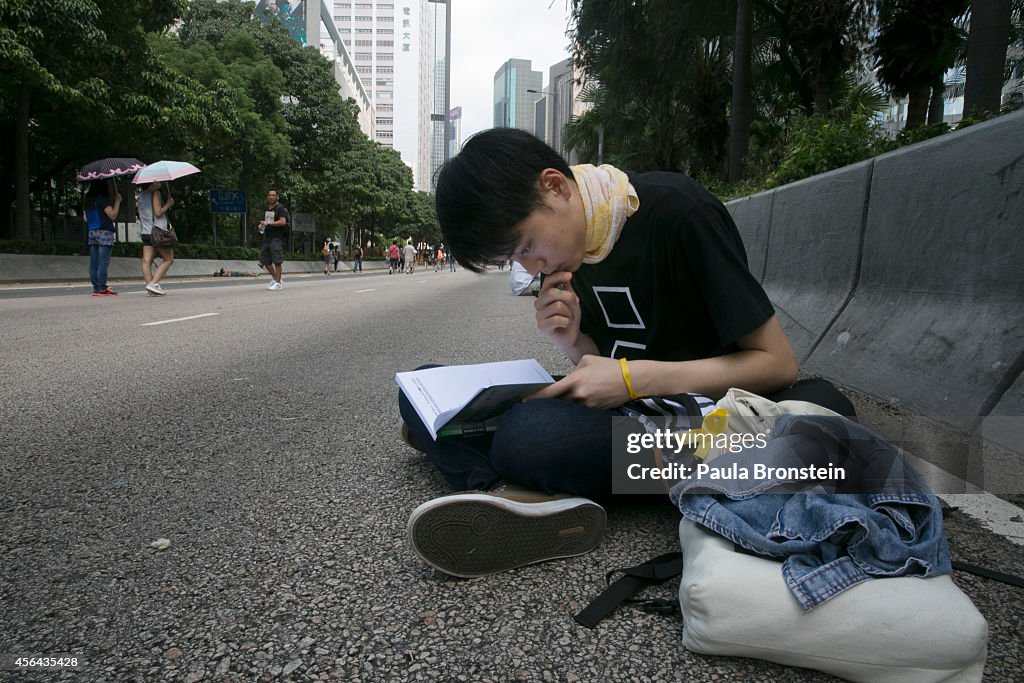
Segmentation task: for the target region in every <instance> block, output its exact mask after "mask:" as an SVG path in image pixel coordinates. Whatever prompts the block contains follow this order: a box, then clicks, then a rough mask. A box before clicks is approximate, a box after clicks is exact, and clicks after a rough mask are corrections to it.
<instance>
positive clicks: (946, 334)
mask: <svg viewBox="0 0 1024 683" xmlns="http://www.w3.org/2000/svg"><path fill="white" fill-rule="evenodd" d="M815 213H817V209H815ZM1022 226H1024V112H1021V113H1018V114H1013V115H1008V116H1005V117H1002V118H1000V119H996V120H993V121H990V122H987V123H984V124H980V125H977V126H974V127H972V128H970V129H967V130H964V131H961V132H957V133H952V134H949V135H947V136H943V137H941V138H938V139H935V140H931V141H928V142H925V143H921V144H918V145H914V146H912V147H908V148H904V149H902V150H898V151H896V152H893V153H890V154H887V155H884V156H881V157H878V158H877V159H875V161H874V170H873V173H872V178H871V187H870V196H869V198H868V209H867V221H866V226H865V233H864V245H863V253H862V258H861V263H860V278H859V282H858V283H857V286H856V289H855V292H854V295H853V297H852V299H851V300H850V302H849V305H848V306H846V308H845V309H844V310H843V311H842V313H841V314H840V315H839V317H838V318H837V319H836V321H835V322H834V324H832V325H831V327H830V328H829V329H828V331H827V332H826V335H825V338H824V339H823V340H822V342H821V343H820V344H819V345H818V346H817V348H815V349H814V351H813V353H812V354H811V356H810V357H809V359H808V360H807V363H806V365H807V367H808V369H810V370H812V371H814V372H817V373H820V374H822V375H825V376H827V377H830V378H832V379H834V380H836V381H838V382H840V383H842V384H845V385H847V386H851V387H854V388H856V389H860V390H862V391H865V392H866V393H868V394H871V395H874V396H877V397H879V398H882V399H885V400H889V401H892V402H895V403H897V404H900V405H902V406H904V407H906V408H908V409H909V410H911V411H913V412H915V413H918V414H921V415H929V416H934V417H937V418H939V419H942V420H944V421H947V422H951V423H953V424H958V425H961V426H970V427H972V428H973V427H976V426H977V423H978V422H979V421H980V420H979V416H985V415H988V414H989V413H990V412H991V411H992V409H993V408H994V407H995V406H996V405H997V404H999V403H1000V401H1001V399H1002V398H1003V394H1004V392H1005V391H1006V389H1007V388H1008V387H1010V386H1011V385H1012V384H1013V383H1014V382H1015V381H1017V378H1018V377H1019V375H1020V372H1021V367H1020V366H1021V362H1020V357H1021V353H1022V349H1024V231H1022ZM774 228H775V224H774V223H773V230H774ZM805 229H809V226H808V227H805ZM773 239H774V233H773ZM836 265H837V267H840V266H843V265H845V264H838V263H837V264H836ZM818 285H819V283H818V282H815V281H809V282H807V286H808V287H809V288H817V287H818ZM1006 409H1007V410H1011V411H1018V413H1017V414H1019V410H1020V406H1019V401H1018V405H1017V406H1016V407H1013V406H1007V407H1006ZM1018 436H1019V437H1020V438H1019V439H1017V441H1018V443H1019V442H1021V441H1024V433H1020V434H1018ZM1018 448H1019V446H1018Z"/></svg>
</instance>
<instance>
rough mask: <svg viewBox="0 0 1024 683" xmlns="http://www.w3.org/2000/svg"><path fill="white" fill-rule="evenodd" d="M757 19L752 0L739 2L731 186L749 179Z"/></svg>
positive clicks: (732, 120) (734, 73)
mask: <svg viewBox="0 0 1024 683" xmlns="http://www.w3.org/2000/svg"><path fill="white" fill-rule="evenodd" d="M752 34H753V17H752V12H751V7H750V0H739V2H738V3H737V7H736V48H735V51H734V52H733V67H732V117H731V118H730V119H729V182H730V183H735V182H739V181H740V180H743V177H744V175H746V161H747V152H748V151H749V149H750V124H751V122H752V121H753V118H754V105H753V101H752V97H751V94H750V69H751V66H750V55H751V49H752V42H753V35H752Z"/></svg>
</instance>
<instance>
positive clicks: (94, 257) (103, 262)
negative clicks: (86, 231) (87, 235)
mask: <svg viewBox="0 0 1024 683" xmlns="http://www.w3.org/2000/svg"><path fill="white" fill-rule="evenodd" d="M112 250H113V247H104V246H102V245H99V244H93V245H90V246H89V280H90V281H91V282H92V291H94V292H102V291H103V290H104V289H106V288H107V268H109V266H110V252H111V251H112Z"/></svg>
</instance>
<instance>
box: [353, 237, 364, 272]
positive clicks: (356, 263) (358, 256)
mask: <svg viewBox="0 0 1024 683" xmlns="http://www.w3.org/2000/svg"><path fill="white" fill-rule="evenodd" d="M352 272H353V273H361V272H363V248H362V247H361V246H359V245H358V244H357V245H356V250H355V251H354V252H352Z"/></svg>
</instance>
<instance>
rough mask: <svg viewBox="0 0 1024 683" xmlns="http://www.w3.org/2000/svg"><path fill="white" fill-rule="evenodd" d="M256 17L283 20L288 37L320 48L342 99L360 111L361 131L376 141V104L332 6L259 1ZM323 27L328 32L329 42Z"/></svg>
mask: <svg viewBox="0 0 1024 683" xmlns="http://www.w3.org/2000/svg"><path fill="white" fill-rule="evenodd" d="M327 1H328V2H330V0H327ZM255 14H256V16H257V17H259V18H260V19H261V20H262V21H265V22H268V23H269V22H271V21H274V20H279V21H280V22H281V23H282V24H283V25H284V27H285V28H286V29H288V34H289V35H291V37H292V38H294V39H295V40H298V41H299V42H301V43H302V44H303V45H313V46H319V48H320V51H321V52H322V53H323V55H324V57H326V58H327V59H329V60H331V62H332V69H331V71H332V74H333V76H334V80H335V81H337V83H338V90H339V92H340V93H341V96H342V97H344V98H349V97H351V98H352V99H353V100H355V102H356V105H357V106H358V107H359V129H360V130H362V131H363V133H365V134H366V135H367V136H369V137H371V138H372V137H373V136H374V132H373V127H374V116H373V104H372V103H371V102H370V97H369V95H368V94H367V92H366V89H365V88H364V87H363V83H362V81H361V80H360V79H359V76H358V75H357V74H356V70H355V64H353V63H352V56H351V55H350V54H349V52H348V50H347V49H346V47H345V44H344V43H343V42H342V40H341V36H340V35H339V34H338V31H337V29H336V28H335V26H334V23H333V21H332V20H331V15H330V11H329V10H328V5H327V4H324V3H322V2H321V0H290V1H287V2H286V1H285V0H259V2H257V3H256V8H255ZM321 25H322V26H323V27H324V28H326V29H327V36H326V39H325V38H324V36H323V35H322V33H323V31H322V30H321ZM318 38H319V39H318Z"/></svg>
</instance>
